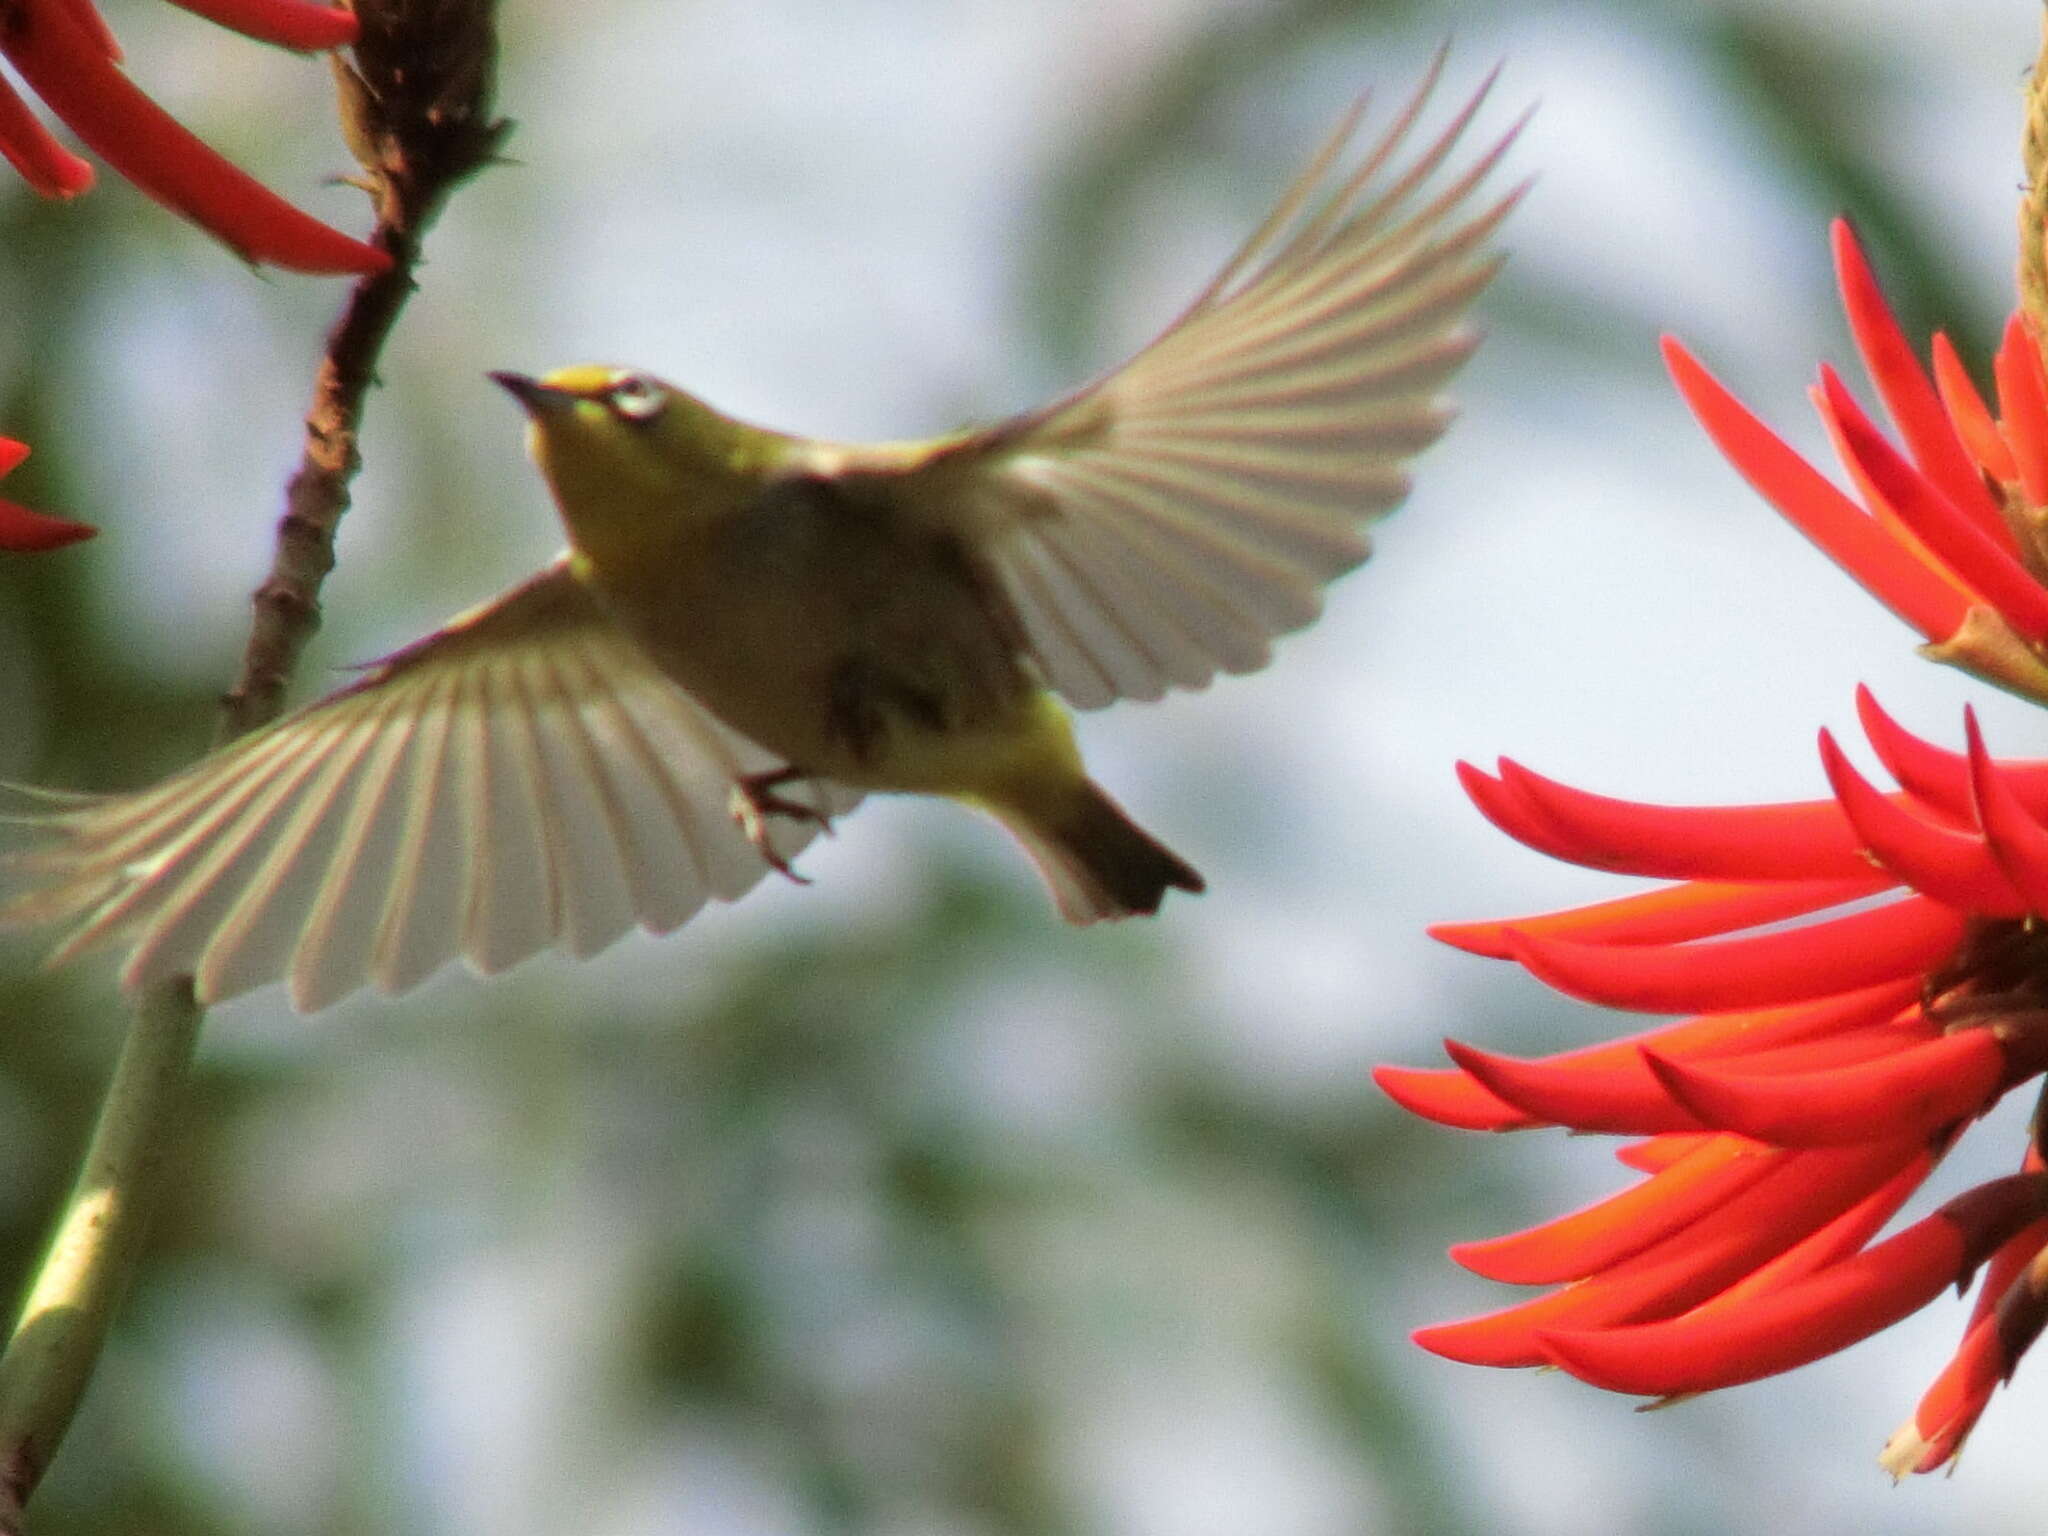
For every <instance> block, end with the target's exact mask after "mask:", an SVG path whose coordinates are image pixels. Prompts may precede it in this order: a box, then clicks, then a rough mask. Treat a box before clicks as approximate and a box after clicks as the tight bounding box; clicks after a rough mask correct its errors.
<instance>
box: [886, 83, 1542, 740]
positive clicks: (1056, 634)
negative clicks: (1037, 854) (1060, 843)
mask: <svg viewBox="0 0 2048 1536" xmlns="http://www.w3.org/2000/svg"><path fill="white" fill-rule="evenodd" d="M1442 63H1443V57H1442V55H1441V54H1439V55H1438V57H1437V59H1436V60H1435V62H1434V63H1433V64H1432V65H1431V68H1430V70H1429V73H1428V76H1427V77H1426V78H1425V79H1424V81H1423V83H1422V85H1421V87H1420V88H1419V89H1418V90H1417V91H1416V92H1415V93H1414V95H1413V97H1412V98H1411V99H1410V100H1409V102H1408V103H1407V104H1406V106H1405V107H1404V108H1403V109H1402V111H1401V112H1400V114H1399V115H1398V116H1397V117H1396V118H1395V120H1394V122H1393V123H1392V124H1391V126H1389V127H1388V128H1387V130H1386V131H1385V132H1384V133H1383V134H1382V135H1381V137H1380V138H1379V139H1378V141H1377V142H1375V143H1374V144H1373V145H1372V147H1371V148H1370V149H1369V150H1368V151H1367V152H1366V153H1365V155H1364V156H1363V158H1362V159H1361V160H1360V161H1359V162H1358V164H1357V165H1356V166H1355V167H1354V168H1352V169H1350V170H1345V169H1344V168H1343V162H1344V160H1345V150H1346V148H1347V146H1348V145H1349V144H1350V143H1351V140H1352V138H1353V136H1354V134H1355V133H1356V131H1357V129H1358V126H1359V123H1360V121H1361V119H1362V118H1363V116H1364V111H1365V107H1366V103H1365V101H1363V100H1361V101H1360V102H1359V103H1358V104H1357V105H1356V106H1355V107H1353V109H1352V110H1351V112H1350V113H1349V114H1347V115H1346V117H1345V118H1344V120H1343V122H1342V123H1341V124H1339V126H1338V128H1337V131H1336V132H1335V133H1334V134H1333V135H1332V136H1331V137H1330V139H1329V140H1328V142H1327V143H1325V144H1324V145H1323V147H1322V150H1321V151H1320V153H1318V154H1317V156H1316V157H1315V159H1314V160H1313V161H1312V162H1311V163H1310V165H1309V167H1308V169H1307V170H1306V171H1304V172H1303V173H1302V175H1301V176H1300V178H1299V179H1297V180H1296V181H1295V183H1294V184H1293V185H1292V186H1291V187H1289V188H1288V190H1287V193H1286V195H1285V196H1284V197H1282V199H1281V200H1280V204H1279V206H1278V207H1276V208H1275V209H1274V210H1273V212H1272V213H1271V214H1270V215H1269V216H1268V217H1267V219H1266V221H1265V222H1264V223H1263V224H1261V225H1260V226H1259V228H1258V230H1257V231H1255V232H1254V233H1253V235H1252V237H1251V238H1250V239H1249V240H1248V241H1246V242H1245V245H1244V247H1243V248H1242V249H1241V250H1239V251H1238V253H1237V254H1236V255H1235V256H1233V257H1232V258H1231V260H1230V261H1229V263H1228V264H1227V265H1226V266H1225V267H1224V268H1223V270H1222V271H1221V272H1220V273H1218V274H1217V276H1216V278H1215V280H1214V281H1212V282H1211V283H1210V284H1209V286H1208V287H1207V288H1205V289H1204V290H1203V291H1202V293H1201V294H1200V295H1199V296H1198V297H1197V298H1196V299H1195V301H1194V302H1193V303H1192V304H1191V305H1190V306H1189V307H1188V308H1187V309H1186V310H1185V311H1183V312H1182V314H1181V315H1180V317H1179V318H1178V319H1176V320H1175V321H1174V322H1173V323H1172V324H1171V325H1169V326H1168V327H1167V328H1166V330H1165V331H1164V332H1163V333H1162V334H1161V335H1160V336H1159V337H1158V338H1157V339H1156V340H1155V341H1153V342H1152V343H1151V344H1150V345H1149V346H1147V347H1146V348H1145V349H1144V350H1143V351H1141V352H1140V353H1138V355H1137V356H1136V357H1134V358H1132V359H1131V360H1130V361H1129V362H1127V363H1126V364H1124V366H1123V367H1121V368H1119V369H1117V370H1115V371H1114V372H1112V373H1110V374H1108V375H1106V376H1105V377H1103V378H1101V379H1099V380H1097V381H1096V382H1095V383H1093V384H1091V385H1088V386H1087V387H1085V388H1083V389H1081V390H1079V391H1077V392H1076V393H1074V394H1073V395H1070V396H1068V397H1067V398H1065V399H1064V400H1061V401H1058V402H1055V403H1054V404H1053V405H1050V406H1047V407H1045V408H1043V409H1041V410H1038V411H1034V412H1031V413H1028V414H1026V415H1023V416H1019V417H1017V418H1014V419H1013V420H1011V421H1008V422H1005V423H1002V424H999V425H997V426H995V427H993V428H990V429H988V430H986V431H983V432H978V433H973V434H970V435H967V436H965V437H963V438H960V439H957V440H955V441H954V442H953V443H952V444H949V445H948V446H947V447H946V448H944V449H942V450H940V451H939V452H937V453H935V454H933V455H932V456H931V457H930V458H929V459H928V460H927V461H926V462H925V463H924V464H923V465H921V466H917V467H913V468H911V469H910V470H909V478H910V479H911V480H912V481H918V480H922V481H923V494H920V495H917V496H916V500H917V501H918V502H920V503H921V504H922V505H923V506H925V507H927V508H929V509H933V510H932V513H931V515H934V516H938V517H941V518H943V519H944V520H946V521H947V522H949V523H950V524H952V526H954V527H955V528H956V529H958V530H960V531H961V532H962V533H963V535H964V536H965V537H967V538H968V540H969V542H970V543H971V544H972V546H973V547H974V548H976V549H977V550H978V551H979V552H980V554H981V556H982V559H983V561H984V562H985V564H986V566H987V567H988V568H989V570H990V571H991V573H992V575H993V577H994V579H995V580H996V582H997V584H998V586H999V587H1000V589H1001V591H1002V592H1003V593H1004V595H1005V596H1006V597H1007V599H1008V601H1009V603H1010V604H1011V606H1012V607H1013V608H1014V609H1015V610H1016V613H1017V616H1018V619H1019V620H1020V621H1021V624H1022V627H1023V629H1024V632H1025V634H1026V637H1027V641H1028V648H1029V651H1030V652H1031V654H1032V655H1033V656H1034V657H1035V659H1036V661H1037V663H1038V666H1039V668H1040V669H1041V671H1042V672H1043V673H1044V675H1045V677H1046V679H1047V680H1048V681H1049V682H1050V683H1051V685H1052V686H1053V687H1055V688H1057V689H1058V690H1059V692H1061V693H1062V694H1064V695H1065V696H1066V698H1067V699H1068V700H1069V701H1070V702H1072V703H1073V704H1075V705H1077V706H1079V707H1081V708H1095V707H1098V706H1100V705H1104V704H1107V703H1109V702H1111V701H1112V700H1114V699H1117V698H1137V699H1156V698H1158V697H1159V696H1160V695H1161V694H1163V693H1164V692H1165V691H1166V690H1167V689H1168V688H1169V687H1182V688H1200V687H1202V686H1204V685H1205V684H1206V683H1207V682H1208V681H1209V679H1210V678H1211V677H1213V676H1214V675H1215V673H1216V672H1217V671H1218V670H1219V669H1221V670H1223V671H1227V672H1249V671H1252V670H1254V669H1256V668H1258V667H1261V666H1263V665H1265V663H1266V661H1267V659H1268V657H1269V656H1270V653H1271V647H1270V642H1271V640H1272V638H1273V637H1274V636H1276V635H1279V634H1283V633H1285V632H1287V631H1289V630H1294V629H1299V628H1301V627H1302V626H1303V625H1305V624H1307V623H1308V622H1309V621H1310V620H1311V619H1313V618H1314V617H1315V616H1316V614H1317V613H1318V612H1319V611H1320V609H1321V606H1322V588H1323V586H1324V585H1325V584H1326V583H1327V582H1329V581H1330V580H1331V579H1332V578H1333V577H1336V576H1338V575H1340V574H1341V573H1343V572H1344V571H1347V570H1349V569H1351V568H1352V567H1353V566H1355V565H1357V564H1358V563H1359V562H1360V561H1362V560H1363V559H1364V558H1365V556H1366V554H1367V552H1368V549H1369V546H1368V543H1367V540H1366V536H1365V534H1364V532H1363V531H1362V525H1363V524H1364V523H1365V522H1366V521H1367V520H1368V519H1370V518H1374V517H1377V516H1378V515H1380V514H1381V513H1384V512H1387V511H1389V510H1391V509H1392V508H1393V507H1394V506H1395V505H1396V504H1398V503H1399V502H1400V501H1401V499H1402V498H1403V497H1404V496H1405V495H1406V494H1407V491H1408V485H1409V481H1408V475H1407V466H1408V464H1409V461H1410V460H1412V459H1413V458H1414V457H1415V456H1416V455H1417V454H1418V453H1420V452H1421V451H1422V450H1423V449H1424V448H1426V447H1428V446H1429V444H1431V443H1432V442H1434V441H1435V440H1436V438H1437V437H1438V436H1439V435H1440V434H1441V433H1442V432H1443V430H1444V428H1445V427H1446V426H1447V425H1448V424H1449V420H1450V411H1449V409H1448V407H1447V405H1446V403H1445V402H1444V401H1443V399H1442V398H1441V397H1440V395H1439V390H1440V389H1441V388H1442V386H1443V385H1444V383H1445V381H1446V380H1447V379H1449V378H1450V376H1451V375H1452V374H1453V373H1454V372H1456V370H1457V369H1458V367H1459V365H1460V364H1462V363H1463V362H1464V361H1465V359H1466V358H1467V357H1469V356H1470V355H1471V353H1472V351H1473V349H1474V348H1475V347H1476V346H1477V345H1478V336H1477V334H1476V333H1475V332H1474V331H1473V330H1472V329H1470V328H1469V327H1468V326H1467V325H1466V323H1465V318H1464V317H1465V313H1466V311H1467V309H1468V308H1469V307H1470V306H1471V304H1472V302H1473V301H1474V300H1475V299H1476V298H1477V297H1478V295H1479V293H1480V291H1481V290H1482V289H1484V288H1485V286H1486V284H1487V282H1488V281H1489V280H1490V279H1491V278H1492V277H1493V275H1494V273H1495V271H1496V270H1498V268H1499V266H1500V264H1501V260H1502V258H1501V257H1499V256H1498V255H1493V254H1489V252H1488V251H1487V250H1486V244H1487V240H1488V237H1489V236H1490V235H1491V234H1492V233H1493V231H1494V229H1495V228H1496V227H1497V226H1498V224H1499V223H1500V221H1501V220H1502V219H1503V218H1504V217H1505V216H1506V214H1507V212H1508V210H1509V209H1510V208H1511V207H1512V206H1513V205H1514V203H1515V202H1516V200H1517V199H1518V198H1519V197H1520V195H1521V193H1522V191H1523V190H1524V188H1523V187H1516V188H1515V189H1513V190H1512V191H1510V192H1509V193H1507V194H1506V195H1505V196H1504V197H1502V198H1500V199H1499V200H1497V201H1495V202H1493V203H1491V204H1490V205H1487V206H1483V207H1481V208H1479V209H1478V210H1477V211H1473V207H1472V199H1473V195H1474V193H1475V192H1476V190H1477V189H1478V187H1479V184H1480V182H1481V181H1482V179H1483V178H1484V177H1485V176H1486V174H1487V172H1488V171H1490V170H1491V169H1492V168H1493V166H1494V164H1495V162H1496V161H1497V160H1498V159H1499V158H1500V156H1501V155H1502V154H1503V153H1504V152H1505V150H1506V149H1507V146H1508V144H1509V143H1510V142H1511V141H1512V140H1513V138H1514V136H1515V133H1516V132H1518V131H1519V129H1520V127H1521V124H1520V123H1519V122H1518V123H1516V124H1515V125H1514V127H1513V128H1512V129H1510V130H1509V132H1508V133H1507V134H1506V135H1505V136H1504V137H1503V138H1502V139H1501V140H1500V141H1499V142H1497V143H1496V144H1494V145H1493V147H1492V148H1490V149H1489V150H1487V151H1486V152H1485V153H1484V154H1483V155H1481V156H1480V157H1479V158H1478V159H1477V161H1476V163H1474V164H1473V165H1471V166H1470V168H1469V169H1466V170H1465V171H1463V172H1462V173H1460V174H1458V175H1457V176H1455V178H1453V179H1451V180H1450V181H1449V182H1448V184H1446V185H1444V186H1443V187H1442V188H1441V190H1438V191H1435V192H1434V193H1429V192H1427V190H1426V189H1427V185H1428V184H1429V183H1430V182H1431V181H1432V180H1433V179H1434V178H1435V177H1436V173H1437V172H1438V171H1439V170H1440V169H1441V168H1442V166H1443V164H1444V162H1445V161H1446V160H1447V159H1448V158H1449V156H1450V155H1451V152H1452V150H1453V149H1454V148H1455V147H1456V145H1457V143H1458V140H1459V138H1460V136H1461V135H1462V134H1463V132H1464V131H1465V129H1466V127H1467V126H1468V125H1469V124H1470V122H1471V120H1472V117H1473V115H1474V114H1475V113H1476V112H1477V110H1478V108H1479V105H1480V103H1481V102H1482V101H1483V100H1484V99H1485V96H1486V94H1487V90H1488V89H1489V88H1490V87H1491V85H1492V83H1493V77H1492V76H1489V77H1488V79H1487V81H1486V83H1485V84H1484V85H1482V86H1481V87H1480V89H1479V90H1478V92H1477V93H1476V94H1475V95H1474V96H1473V97H1472V98H1471V100H1470V101H1468V102H1467V103H1466V104H1465V105H1464V106H1463V107H1462V108H1461V109H1460V110H1459V111H1458V112H1457V114H1456V115H1455V116H1454V118H1453V119H1452V121H1451V122H1450V124H1449V126H1448V127H1446V128H1445V129H1444V130H1443V131H1442V132H1441V133H1440V134H1438V135H1437V137H1436V138H1435V139H1433V140H1431V141H1430V142H1428V143H1427V144H1426V146H1425V147H1423V148H1422V149H1420V150H1419V151H1417V152H1415V153H1413V154H1412V155H1409V156H1407V157H1406V159H1405V161H1404V160H1403V158H1402V155H1401V152H1402V149H1403V146H1404V145H1405V144H1406V142H1407V140H1408V137H1409V134H1410V132H1411V130H1412V129H1413V128H1414V126H1415V123H1416V120H1417V118H1418V117H1419V116H1420V115H1421V112H1422V108H1423V105H1424V103H1425V102H1426V101H1427V99H1428V97H1429V94H1430V91H1431V89H1432V87H1433V86H1434V85H1435V84H1436V81H1437V77H1438V74H1439V73H1440V71H1441V67H1442Z"/></svg>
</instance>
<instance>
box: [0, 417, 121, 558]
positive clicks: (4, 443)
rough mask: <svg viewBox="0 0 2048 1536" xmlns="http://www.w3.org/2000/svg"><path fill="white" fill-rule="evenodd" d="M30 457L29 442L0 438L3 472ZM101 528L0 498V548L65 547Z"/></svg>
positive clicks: (35, 549)
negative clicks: (31, 509)
mask: <svg viewBox="0 0 2048 1536" xmlns="http://www.w3.org/2000/svg"><path fill="white" fill-rule="evenodd" d="M27 457H28V445H27V444H26V443H17V442H16V441H14V439H13V438H11V437H0V475H4V474H6V473H7V472H8V471H9V470H11V469H13V468H14V466H15V465H17V464H19V463H20V462H21V461H22V460H23V459H25V458H27ZM98 532H99V529H97V528H95V527H93V526H92V525H91V524H90V523H74V522H72V521H70V519H68V518H62V517H52V516H50V514H49V513H47V512H31V511H30V510H29V509H28V508H27V507H24V506H22V505H21V504H20V503H18V502H13V501H8V500H5V499H4V498H0V550H13V551H15V552H17V553H20V554H31V553H35V552H38V551H41V550H45V549H62V548H63V547H64V546H65V545H66V544H76V543H77V542H78V541H79V540H80V539H89V538H91V537H92V536H93V535H94V534H96V533H98Z"/></svg>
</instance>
